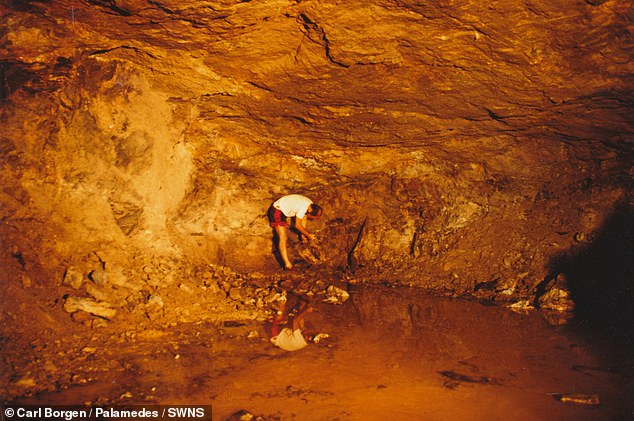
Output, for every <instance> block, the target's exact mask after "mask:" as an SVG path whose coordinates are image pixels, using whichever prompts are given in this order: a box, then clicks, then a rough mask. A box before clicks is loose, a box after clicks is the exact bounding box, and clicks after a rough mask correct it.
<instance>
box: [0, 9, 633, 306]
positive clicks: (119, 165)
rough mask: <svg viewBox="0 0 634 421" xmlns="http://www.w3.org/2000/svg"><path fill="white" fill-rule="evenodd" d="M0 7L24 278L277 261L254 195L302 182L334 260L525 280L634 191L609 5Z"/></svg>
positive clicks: (625, 23)
mask: <svg viewBox="0 0 634 421" xmlns="http://www.w3.org/2000/svg"><path fill="white" fill-rule="evenodd" d="M1 13H2V19H3V21H4V22H5V23H6V26H5V29H4V30H3V31H2V34H1V35H2V42H1V48H2V52H3V57H4V58H3V59H2V63H1V65H2V67H1V69H2V70H1V71H2V82H3V86H2V108H1V118H2V124H3V129H2V134H1V136H2V139H1V140H2V149H1V153H2V155H1V159H2V169H1V170H0V172H1V173H2V179H3V189H2V192H1V199H0V200H1V202H2V215H0V217H1V218H2V229H1V231H2V242H3V246H2V247H3V253H4V256H5V257H6V258H7V259H8V260H10V261H11V260H12V261H14V264H15V261H17V262H18V264H19V266H16V267H18V268H19V270H21V271H24V272H25V273H27V274H30V275H28V276H30V277H31V278H33V282H34V283H36V284H41V285H46V286H49V287H50V286H53V285H56V286H59V285H60V283H61V282H62V281H63V279H64V277H65V274H67V273H68V270H69V268H76V269H77V270H79V271H80V272H83V273H90V272H91V271H94V270H95V269H96V268H102V269H103V268H104V267H108V268H112V267H117V268H121V270H123V271H125V273H126V277H127V278H126V279H128V280H129V281H130V282H141V283H143V282H145V283H150V284H152V285H153V287H156V288H158V287H165V286H167V285H170V284H171V283H174V282H177V279H178V277H179V276H182V273H180V272H178V271H179V270H181V269H182V268H183V266H187V265H191V266H199V265H203V266H204V265H209V264H212V265H220V266H227V267H231V268H233V269H235V270H237V271H245V272H265V273H268V272H271V271H276V270H278V266H277V264H276V262H275V260H274V258H273V255H272V253H271V230H270V228H269V227H268V224H267V221H266V210H267V208H268V206H269V204H270V203H271V202H272V201H273V200H275V199H276V198H277V197H279V196H280V195H283V194H287V193H290V192H297V193H304V194H307V195H309V196H311V197H312V198H313V199H314V200H315V201H316V202H318V203H320V204H322V205H323V207H324V209H325V215H324V217H323V218H322V219H321V220H320V221H319V222H316V223H315V224H314V225H313V226H312V228H313V229H315V230H316V231H317V232H318V235H319V238H320V242H321V245H322V252H323V255H322V257H323V265H325V266H326V267H329V268H331V269H332V270H334V271H338V272H342V271H344V270H347V271H348V272H351V270H353V271H354V276H358V277H364V278H367V279H370V278H375V279H381V280H388V281H390V282H402V283H409V284H415V285H421V286H425V287H429V288H433V289H438V290H443V289H446V290H451V291H458V292H464V291H472V290H473V287H474V285H477V284H479V283H483V282H489V281H496V282H497V283H498V284H499V289H500V290H505V291H508V290H509V288H510V290H511V291H518V292H516V293H518V294H520V293H521V294H524V293H526V292H527V291H529V290H530V289H532V288H534V287H535V285H537V283H539V282H541V281H543V280H544V278H545V277H548V276H549V275H553V274H552V273H550V272H551V271H552V266H550V265H549V262H550V261H551V259H552V258H553V256H555V255H558V254H560V253H564V252H566V251H567V250H570V249H571V248H573V247H575V246H579V245H581V244H587V243H589V242H591V241H592V239H593V235H594V233H596V232H597V231H598V230H599V229H600V227H601V226H602V224H603V222H604V220H605V219H606V217H607V215H609V213H610V211H611V210H612V209H613V208H614V207H615V206H617V204H619V203H629V201H631V196H630V187H631V184H630V183H631V175H632V174H631V157H632V153H631V152H632V149H631V144H632V143H631V141H632V120H631V115H632V106H631V105H632V74H633V72H632V64H631V62H630V60H629V59H630V58H631V51H632V49H631V48H632V40H631V31H632V11H631V8H630V7H629V5H628V4H626V3H624V2H619V1H607V2H582V1H577V2H573V4H572V5H571V4H570V2H551V1H549V2H541V1H513V2H508V3H505V4H504V5H501V4H500V5H498V4H487V3H477V2H461V3H460V4H457V3H455V2H449V1H443V2H433V4H425V5H423V4H421V3H420V2H407V1H373V2H367V1H366V2H347V3H346V4H345V5H343V4H340V3H337V2H334V1H267V2H244V1H236V2H234V1H221V2H214V3H207V2H205V3H201V2H187V3H184V4H182V3H180V2H175V1H173V2H172V1H162V2H144V1H81V2H73V1H59V2H55V4H53V3H50V2H36V1H12V2H8V3H7V4H6V5H4V6H2V9H1ZM357 239H359V241H358V244H357ZM351 265H352V266H353V267H351ZM7 272H11V275H7V277H11V276H14V275H16V273H14V272H13V271H7ZM22 276H26V275H24V274H23V275H22Z"/></svg>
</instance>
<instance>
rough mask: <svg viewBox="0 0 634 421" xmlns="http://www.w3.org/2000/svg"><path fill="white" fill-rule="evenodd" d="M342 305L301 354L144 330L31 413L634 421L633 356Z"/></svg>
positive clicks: (562, 336)
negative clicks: (179, 407) (156, 406)
mask: <svg viewBox="0 0 634 421" xmlns="http://www.w3.org/2000/svg"><path fill="white" fill-rule="evenodd" d="M350 293H351V298H350V299H349V300H348V301H347V302H346V303H344V304H343V305H333V304H325V303H315V307H316V309H317V311H316V312H315V313H312V314H311V315H310V318H309V319H308V324H309V327H310V328H312V329H313V330H314V331H315V332H324V333H328V334H329V335H330V337H329V338H327V339H325V340H322V341H320V343H319V344H311V345H309V347H308V348H305V349H303V350H300V351H297V352H286V351H282V350H280V349H277V348H274V347H273V346H271V345H270V344H269V342H268V336H267V326H263V325H259V324H252V325H240V324H235V325H232V324H230V325H227V326H225V327H221V328H218V327H216V326H209V325H204V324H198V325H187V326H177V327H174V328H172V329H168V330H149V331H146V332H144V333H143V334H140V335H138V336H136V337H135V339H134V340H126V341H125V342H122V341H119V342H117V341H115V340H111V341H110V342H111V343H110V344H109V346H108V347H105V346H104V348H103V349H102V352H99V353H97V354H95V355H94V356H93V358H92V359H91V360H89V361H86V362H85V364H93V365H94V370H93V375H92V377H91V378H90V379H89V381H87V382H86V383H85V384H83V385H82V384H78V385H77V386H74V387H72V388H71V389H67V390H64V391H58V392H54V393H49V394H46V395H40V396H37V397H35V398H33V399H30V401H31V402H47V403H57V404H68V403H75V404H76V403H84V402H91V403H100V404H118V403H160V404H207V405H209V404H211V405H212V406H213V410H214V420H225V419H227V418H228V417H230V416H231V415H232V414H234V413H236V412H237V411H240V410H246V411H249V412H250V413H252V414H255V415H258V416H262V417H263V418H264V419H275V420H277V419H279V420H393V419H394V420H395V419H425V420H448V419H452V420H453V419H456V420H458V419H459V420H508V419H513V420H530V421H534V420H542V419H549V420H571V419H575V420H576V419H579V420H581V419H583V420H618V419H631V418H634V417H633V415H634V414H633V412H632V410H633V408H632V405H631V402H632V401H633V400H634V399H632V395H631V391H632V358H631V357H632V356H631V355H630V354H627V353H621V354H619V353H618V352H617V351H615V350H611V349H607V348H605V347H603V345H600V344H599V341H598V339H597V338H593V337H584V336H583V335H580V334H578V333H575V332H572V331H570V329H569V328H565V329H562V328H553V327H551V326H549V325H548V323H547V322H546V321H545V320H544V319H543V318H542V317H541V316H540V315H539V314H537V313H533V314H528V315H522V314H516V313H513V312H511V311H509V310H508V309H505V308H500V307H494V306H485V305H482V304H479V303H476V302H468V301H461V300H451V299H445V298H434V297H427V296H424V295H421V294H417V293H416V292H415V291H413V290H397V289H390V288H354V289H351V290H350ZM113 338H114V337H113ZM104 345H105V344H104ZM628 358H629V359H628ZM557 393H583V394H589V395H596V396H597V397H598V398H599V401H600V404H598V405H575V404H572V403H563V402H560V401H558V400H556V399H555V397H554V396H553V394H557ZM628 393H629V395H628Z"/></svg>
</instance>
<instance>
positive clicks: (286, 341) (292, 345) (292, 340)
mask: <svg viewBox="0 0 634 421" xmlns="http://www.w3.org/2000/svg"><path fill="white" fill-rule="evenodd" d="M271 342H272V343H273V344H274V345H275V346H278V347H280V348H282V349H283V350H284V351H297V350H299V349H302V348H306V346H308V343H307V342H306V339H304V335H302V331H301V330H300V329H296V330H292V329H290V328H288V327H285V328H284V329H282V330H281V331H280V333H279V335H277V336H273V337H272V338H271Z"/></svg>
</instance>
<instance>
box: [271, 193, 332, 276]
mask: <svg viewBox="0 0 634 421" xmlns="http://www.w3.org/2000/svg"><path fill="white" fill-rule="evenodd" d="M321 214H322V209H321V207H320V206H319V205H317V204H315V203H313V201H312V200H310V199H309V198H307V197H306V196H302V195H301V194H289V195H288V196H284V197H281V198H280V199H278V200H276V201H275V202H274V203H273V204H272V205H271V207H270V208H269V212H268V215H269V222H270V224H271V227H272V228H273V229H274V230H275V234H276V235H277V247H278V250H279V252H280V257H281V258H282V261H283V263H284V268H285V269H291V268H292V267H293V264H292V263H291V261H290V260H289V258H288V249H287V243H288V233H287V230H288V229H289V228H291V226H292V228H294V229H296V230H297V231H298V232H299V238H300V240H301V241H302V242H304V241H312V240H314V239H315V236H314V235H313V234H311V233H309V232H308V231H307V230H306V220H307V219H315V218H318V217H320V216H321ZM289 219H291V225H289V222H288V220H289Z"/></svg>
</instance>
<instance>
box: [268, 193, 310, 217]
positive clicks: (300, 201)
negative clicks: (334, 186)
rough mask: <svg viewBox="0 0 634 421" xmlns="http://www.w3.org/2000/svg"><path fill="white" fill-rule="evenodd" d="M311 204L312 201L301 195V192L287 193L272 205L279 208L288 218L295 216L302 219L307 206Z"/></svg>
mask: <svg viewBox="0 0 634 421" xmlns="http://www.w3.org/2000/svg"><path fill="white" fill-rule="evenodd" d="M312 204H313V201H312V200H310V199H309V198H307V197H306V196H302V195H301V194H289V195H288V196H284V197H281V198H279V199H278V200H277V201H275V203H273V207H274V208H275V209H279V210H281V211H282V213H283V214H284V215H285V216H286V217H288V218H291V217H293V216H295V217H297V218H299V219H303V218H304V216H306V212H307V211H308V207H309V206H310V205H312Z"/></svg>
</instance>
